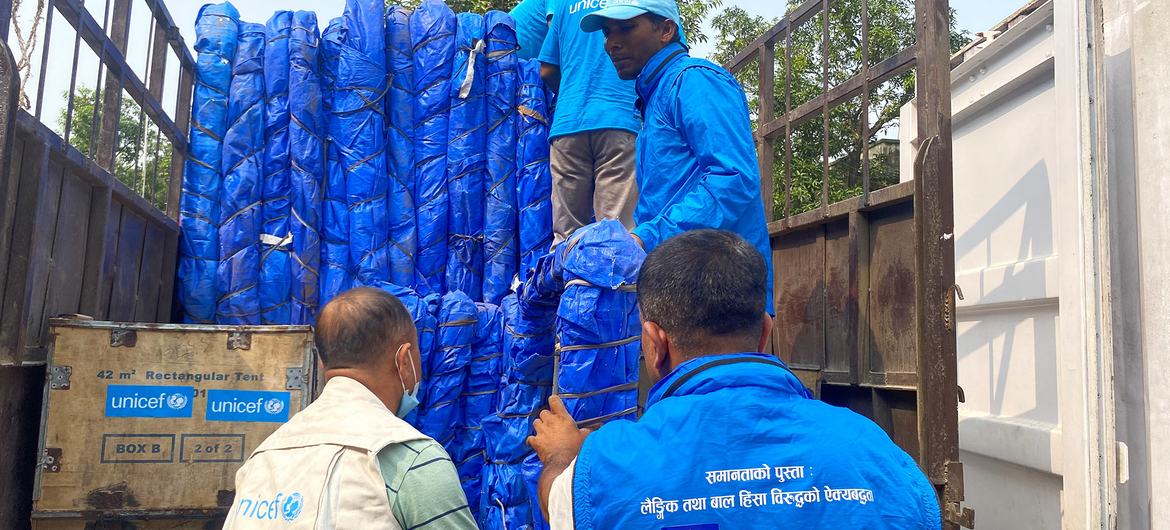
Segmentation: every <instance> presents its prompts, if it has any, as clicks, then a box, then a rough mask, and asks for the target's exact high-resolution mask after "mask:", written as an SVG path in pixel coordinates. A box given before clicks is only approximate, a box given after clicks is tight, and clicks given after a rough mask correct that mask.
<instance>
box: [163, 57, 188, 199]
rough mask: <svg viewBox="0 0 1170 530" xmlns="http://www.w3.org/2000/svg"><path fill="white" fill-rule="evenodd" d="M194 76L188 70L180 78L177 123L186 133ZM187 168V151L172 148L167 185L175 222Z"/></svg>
mask: <svg viewBox="0 0 1170 530" xmlns="http://www.w3.org/2000/svg"><path fill="white" fill-rule="evenodd" d="M194 79H195V78H194V76H193V75H192V74H191V72H190V71H188V70H183V73H182V75H180V76H179V97H178V100H177V103H176V106H177V108H176V110H175V123H176V125H177V126H178V127H179V129H180V130H183V131H186V130H187V126H188V123H189V122H190V119H191V92H192V90H193V89H194V88H193V87H194V83H195V80H194ZM186 168H187V156H186V151H184V150H183V149H181V148H180V147H179V146H178V145H172V147H171V176H170V177H171V178H170V182H168V183H167V191H168V193H167V217H170V218H171V219H173V220H174V221H175V222H178V220H179V197H180V195H181V193H182V191H183V171H184V170H186Z"/></svg>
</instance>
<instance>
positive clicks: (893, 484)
mask: <svg viewBox="0 0 1170 530" xmlns="http://www.w3.org/2000/svg"><path fill="white" fill-rule="evenodd" d="M646 405H647V410H646V414H645V415H644V416H642V418H641V419H640V420H638V421H637V422H636V423H635V422H632V421H616V422H613V423H610V424H607V425H606V426H605V427H603V428H601V429H600V430H598V431H597V432H596V433H594V434H592V435H590V436H589V437H588V438H586V440H585V445H584V446H583V447H582V448H581V453H580V455H579V456H578V457H577V462H576V467H575V472H574V475H573V509H574V513H573V517H574V527H575V528H576V529H577V530H594V529H596V530H603V529H612V528H621V529H623V530H631V529H655V530H658V529H663V530H674V529H684V528H685V529H688V530H695V529H702V530H720V529H722V530H731V529H748V528H750V529H765V528H766V529H772V528H867V529H875V528H877V529H931V530H937V529H938V528H940V527H941V525H942V521H941V518H940V514H939V508H938V503H937V500H936V497H935V493H934V489H933V488H932V487H931V485H930V483H929V482H927V480H926V477H925V476H923V474H922V471H921V470H919V468H918V466H917V465H916V464H915V463H914V460H913V459H911V458H910V456H909V455H907V454H906V453H905V452H904V451H902V450H901V449H900V448H898V446H896V445H895V444H894V443H893V442H892V441H891V440H890V438H889V436H887V435H886V433H885V432H884V431H882V430H881V428H879V427H878V426H877V425H875V424H874V423H873V422H871V421H869V420H868V419H866V418H864V417H862V416H860V415H858V414H856V413H854V412H852V411H850V410H848V409H843V408H839V407H834V406H831V405H828V404H826V403H823V402H821V401H817V400H815V399H812V398H811V397H810V395H809V393H808V391H807V390H806V389H805V388H804V386H802V385H801V383H800V381H799V380H797V378H796V376H795V375H793V374H792V372H790V371H789V370H788V368H787V367H786V366H784V364H783V363H782V362H780V361H779V360H777V359H776V358H774V357H772V356H769V355H764V354H753V353H745V354H731V355H715V356H709V357H700V358H698V359H692V360H690V361H687V362H685V363H683V364H682V365H680V366H679V367H678V368H676V369H675V370H674V371H673V372H671V373H670V375H668V376H667V377H666V378H664V379H663V380H662V381H659V382H658V383H657V384H656V385H654V388H653V389H651V391H650V396H649V398H648V399H647V403H646Z"/></svg>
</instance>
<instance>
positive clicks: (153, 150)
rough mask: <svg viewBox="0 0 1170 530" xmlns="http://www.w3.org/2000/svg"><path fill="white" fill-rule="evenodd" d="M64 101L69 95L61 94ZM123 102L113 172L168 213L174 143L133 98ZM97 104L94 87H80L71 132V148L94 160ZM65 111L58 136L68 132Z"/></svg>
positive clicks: (98, 119)
mask: <svg viewBox="0 0 1170 530" xmlns="http://www.w3.org/2000/svg"><path fill="white" fill-rule="evenodd" d="M62 98H65V99H68V98H69V94H68V93H67V92H66V93H64V94H62ZM121 99H122V104H121V106H122V108H121V112H120V113H119V116H118V142H117V146H116V147H115V150H114V168H113V171H112V172H113V174H114V176H115V177H117V178H118V180H120V181H122V183H123V184H125V185H126V186H127V187H128V188H130V189H132V190H134V191H136V192H138V194H140V195H142V196H143V197H144V198H146V200H147V201H149V202H150V203H151V204H153V205H154V206H155V207H157V208H159V209H160V210H165V209H166V206H167V186H168V184H169V183H170V178H171V143H170V141H169V140H168V139H167V137H166V135H164V134H162V133H161V132H160V131H159V129H158V127H157V126H155V125H154V122H152V121H151V120H150V118H149V117H147V116H146V113H145V112H143V111H142V108H141V107H139V106H138V103H136V102H135V101H134V99H133V98H131V97H129V96H126V95H123V96H122V98H121ZM95 101H98V100H97V99H96V94H95V92H94V90H93V89H92V88H89V87H86V86H81V87H78V88H77V91H76V93H75V94H74V97H73V119H72V120H71V123H70V130H69V145H72V146H73V147H74V148H75V149H77V150H78V151H81V152H82V153H83V154H85V155H86V156H88V157H90V158H91V159H96V152H95V151H94V145H93V142H94V141H95V140H96V139H97V134H96V132H95V127H100V126H101V113H100V111H99V112H97V113H96V115H95V107H94V103H95ZM98 103H99V104H100V101H98ZM66 112H67V111H66V109H64V108H63V109H61V110H60V111H59V112H58V114H57V131H58V133H62V134H63V133H64V131H65V121H66V117H67V116H68V115H67V113H66ZM107 169H108V168H107Z"/></svg>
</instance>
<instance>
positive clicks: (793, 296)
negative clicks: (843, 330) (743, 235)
mask: <svg viewBox="0 0 1170 530" xmlns="http://www.w3.org/2000/svg"><path fill="white" fill-rule="evenodd" d="M823 234H824V232H823V230H822V229H821V228H820V227H815V228H811V229H808V230H803V231H800V232H796V233H792V234H787V235H786V236H785V237H783V238H781V239H780V240H779V241H778V242H777V243H776V248H777V255H778V256H779V259H778V261H777V262H776V263H774V264H773V265H774V267H775V268H776V270H777V271H778V272H777V275H778V276H779V280H780V281H779V283H778V284H777V285H776V302H777V307H778V309H777V311H776V326H775V330H776V335H775V337H776V340H775V344H776V353H777V354H779V355H780V358H782V359H784V361H785V362H787V363H789V364H790V365H791V367H792V368H800V369H804V370H820V369H821V368H822V367H823V366H824V354H825V328H824V325H825V319H824V313H825V295H824V293H825V243H824V239H823Z"/></svg>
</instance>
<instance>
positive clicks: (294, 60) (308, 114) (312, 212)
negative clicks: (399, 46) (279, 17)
mask: <svg viewBox="0 0 1170 530" xmlns="http://www.w3.org/2000/svg"><path fill="white" fill-rule="evenodd" d="M320 44H321V39H320V36H319V35H318V33H317V15H316V14H315V13H313V12H311V11H297V12H296V13H294V14H293V24H292V33H291V35H290V38H289V55H290V60H289V108H290V112H291V119H290V123H289V130H288V139H289V146H290V151H289V155H290V156H289V158H290V165H291V173H290V180H291V184H292V196H293V201H292V217H291V219H290V220H289V223H290V227H289V228H290V230H291V232H292V238H293V241H292V264H291V290H292V292H291V295H292V305H291V307H290V319H289V323H290V324H312V323H313V322H314V320H315V317H316V314H317V303H318V301H319V300H320V298H319V291H318V284H319V282H320V267H321V235H320V233H319V232H318V227H319V226H320V225H321V181H322V179H323V178H324V176H325V160H324V157H325V151H324V143H323V138H322V136H323V135H324V133H325V120H324V115H323V114H322V112H323V109H322V108H321V79H320V78H319V77H318V76H317V53H318V47H319V46H320Z"/></svg>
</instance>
